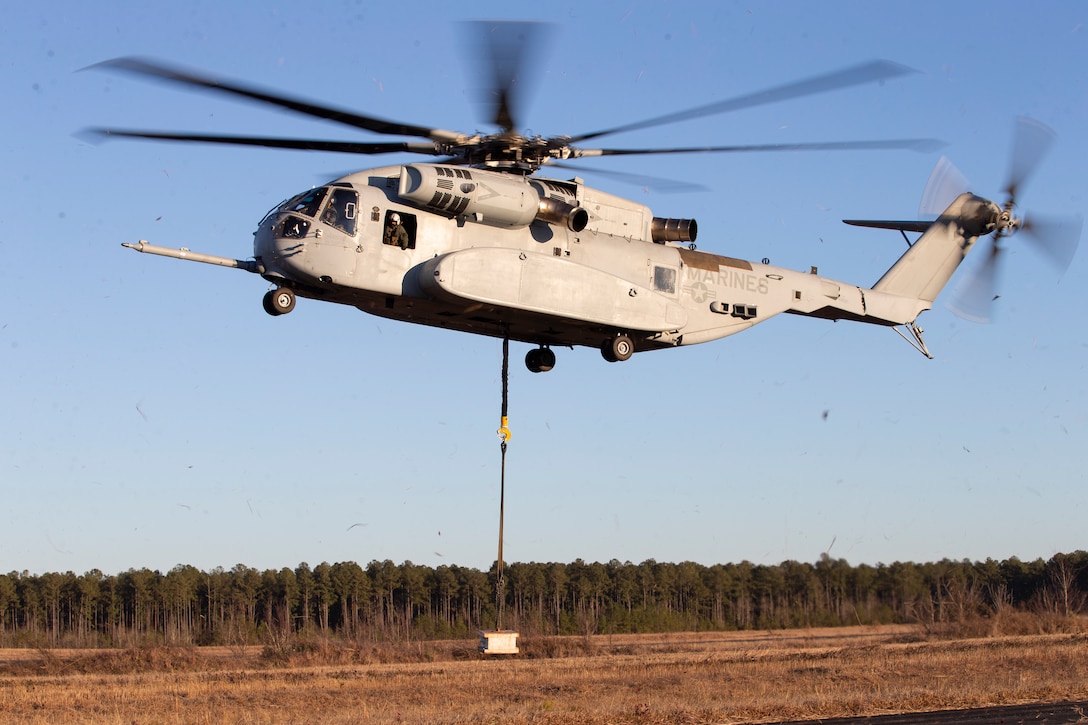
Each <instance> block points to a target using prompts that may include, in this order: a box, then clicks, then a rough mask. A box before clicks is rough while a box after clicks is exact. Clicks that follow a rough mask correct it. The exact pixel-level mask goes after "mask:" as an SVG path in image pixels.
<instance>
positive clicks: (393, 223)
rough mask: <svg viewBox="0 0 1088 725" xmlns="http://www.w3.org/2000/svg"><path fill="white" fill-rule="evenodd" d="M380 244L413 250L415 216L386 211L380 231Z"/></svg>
mask: <svg viewBox="0 0 1088 725" xmlns="http://www.w3.org/2000/svg"><path fill="white" fill-rule="evenodd" d="M382 244H388V245H390V246H393V247H400V248H401V249H415V248H416V215H415V214H405V213H404V212H396V211H387V212H386V213H385V223H384V225H383V229H382Z"/></svg>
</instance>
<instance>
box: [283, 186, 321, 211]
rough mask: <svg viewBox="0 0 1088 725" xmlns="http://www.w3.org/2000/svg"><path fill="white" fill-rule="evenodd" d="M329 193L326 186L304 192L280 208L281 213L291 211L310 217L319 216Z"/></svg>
mask: <svg viewBox="0 0 1088 725" xmlns="http://www.w3.org/2000/svg"><path fill="white" fill-rule="evenodd" d="M328 191H329V189H328V187H325V186H322V187H321V188H319V189H311V190H310V191H304V192H302V193H301V194H299V195H298V196H296V197H293V198H292V199H290V200H288V201H287V203H285V204H284V205H283V206H282V207H280V211H291V212H294V213H296V214H303V215H305V216H308V217H314V216H317V210H318V209H320V208H321V202H322V201H324V200H325V194H326V193H328Z"/></svg>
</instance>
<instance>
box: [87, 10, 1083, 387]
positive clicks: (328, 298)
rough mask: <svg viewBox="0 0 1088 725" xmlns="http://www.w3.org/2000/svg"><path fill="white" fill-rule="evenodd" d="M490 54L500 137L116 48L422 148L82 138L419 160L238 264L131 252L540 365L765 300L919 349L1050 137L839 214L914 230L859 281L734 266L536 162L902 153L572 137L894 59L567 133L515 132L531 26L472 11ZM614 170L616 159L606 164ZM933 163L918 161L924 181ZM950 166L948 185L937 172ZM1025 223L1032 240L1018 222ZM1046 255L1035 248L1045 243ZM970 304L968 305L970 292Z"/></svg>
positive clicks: (810, 83) (686, 338)
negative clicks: (616, 144)
mask: <svg viewBox="0 0 1088 725" xmlns="http://www.w3.org/2000/svg"><path fill="white" fill-rule="evenodd" d="M480 28H481V30H482V31H483V32H482V34H481V38H480V42H481V44H482V46H483V47H485V48H486V49H488V50H489V51H490V56H491V66H492V71H493V74H492V83H491V85H490V87H489V88H488V90H487V92H486V93H485V98H486V99H487V103H488V106H489V108H488V111H489V117H490V119H489V120H490V122H491V123H492V124H493V125H494V126H496V127H498V129H499V131H498V132H496V133H491V134H482V133H479V132H477V133H474V134H463V133H458V132H454V131H448V130H443V129H438V128H432V127H428V126H420V125H413V124H408V123H402V122H399V121H389V120H385V119H380V118H376V117H372V116H366V115H362V114H358V113H354V112H352V111H347V110H342V109H338V108H333V107H330V106H326V105H322V104H317V103H312V102H310V101H306V100H302V99H298V98H294V97H290V96H287V95H285V94H282V93H279V92H272V91H268V90H264V89H259V88H256V87H251V86H248V85H244V84H241V83H237V82H234V81H228V80H225V79H222V78H217V77H212V76H208V75H204V74H201V73H198V72H194V71H191V70H187V69H181V68H177V67H173V66H170V65H167V64H165V63H162V62H158V61H154V60H149V59H144V58H134V57H125V58H118V59H115V60H110V61H106V62H104V63H100V64H97V65H96V66H92V68H97V69H104V70H108V71H116V72H122V73H128V74H133V75H136V76H140V77H145V78H150V79H154V80H158V81H166V82H169V83H174V84H180V85H182V86H187V87H190V88H195V89H199V90H203V91H211V92H215V93H220V94H226V95H229V96H234V97H237V98H244V99H248V100H250V101H254V102H257V103H261V104H265V105H268V106H274V107H278V108H281V109H287V110H290V111H294V112H296V113H299V114H303V115H305V116H309V117H313V118H319V119H325V120H328V121H332V122H335V123H339V124H342V125H347V126H351V127H353V128H356V129H362V130H366V131H370V132H373V133H377V134H381V135H389V136H402V137H410V138H416V139H423V140H421V141H404V140H395V141H377V142H372V141H368V142H362V141H359V142H356V141H330V140H317V139H293V138H268V137H257V136H231V135H208V134H194V133H183V132H159V131H144V130H132V129H114V128H98V129H91V134H92V135H93V136H95V137H96V138H99V139H109V138H130V139H144V140H156V141H180V142H194V143H212V144H228V145H244V146H257V147H264V148H278V149H298V150H317V151H338V152H346V153H354V154H363V155H378V154H387V153H412V154H418V155H423V156H430V157H436V158H437V160H436V161H428V162H419V163H401V164H395V165H388V166H382V167H378V168H373V169H367V170H363V171H357V172H354V173H350V174H347V175H345V176H343V177H341V178H339V179H336V180H335V181H331V182H329V183H326V184H323V185H321V186H319V187H317V188H311V189H307V190H305V191H303V192H301V193H299V194H296V195H295V196H293V197H291V198H289V199H287V200H286V201H284V202H282V203H280V204H279V205H277V206H276V207H275V208H273V209H272V210H271V211H269V212H268V213H267V214H265V216H264V217H263V218H262V219H261V221H260V222H259V223H258V225H257V230H256V231H255V232H254V238H253V257H252V258H251V259H232V258H229V257H221V256H216V255H210V254H202V253H197V252H193V251H190V250H189V249H188V248H181V249H172V248H167V247H162V246H157V245H153V244H149V243H148V242H147V241H145V240H141V241H139V242H137V243H127V242H126V243H124V244H123V246H125V247H127V248H131V249H134V250H136V251H138V252H143V253H147V254H154V255H160V256H166V257H172V258H176V259H182V260H188V261H193V262H201V263H206V264H213V265H220V266H225V267H231V268H236V269H241V270H244V271H247V272H250V273H253V274H257V275H259V276H261V277H263V278H264V279H265V280H267V281H268V282H269V283H271V285H272V287H271V288H270V289H269V291H268V292H267V293H266V294H265V296H264V298H263V306H264V309H265V311H266V312H267V313H268V314H270V315H274V316H278V315H284V314H288V313H290V312H291V311H292V310H293V309H294V308H295V305H296V302H297V298H299V297H302V298H306V299H312V300H318V301H324V302H332V303H337V304H343V305H349V306H353V307H356V308H357V309H359V310H361V311H363V312H368V313H370V314H373V315H377V316H379V317H384V318H389V319H394V320H400V321H404V322H410V323H416V324H423V325H430V326H434V327H439V328H445V329H449V330H455V331H461V332H468V333H474V334H480V335H487V336H492V337H501V338H504V339H509V340H516V341H520V342H524V343H529V344H530V345H532V346H533V347H532V349H530V350H529V352H528V353H527V354H526V356H525V365H526V367H527V368H528V369H529V370H530V371H531V372H534V373H539V372H547V371H550V370H551V369H553V367H554V366H555V364H556V356H555V352H554V349H555V348H559V347H569V348H573V347H576V346H584V347H591V348H597V349H599V350H600V352H601V355H602V356H603V358H604V359H605V360H607V361H609V362H619V361H624V360H627V359H629V358H630V357H631V356H632V355H633V354H634V353H636V352H646V351H651V350H661V349H667V348H674V347H681V346H687V345H693V344H697V343H704V342H708V341H711V340H718V339H721V338H724V337H728V336H730V335H734V334H737V333H739V332H743V331H745V330H747V329H749V328H751V327H753V326H755V325H757V324H759V323H761V322H765V321H767V320H769V319H771V318H772V317H775V316H777V315H779V314H782V313H788V314H794V315H801V316H807V317H814V318H821V319H827V320H851V321H856V322H864V323H870V324H875V325H880V326H884V327H891V328H893V329H895V330H896V331H897V332H899V334H900V335H901V336H903V337H904V339H906V340H907V341H908V342H910V343H911V344H912V345H913V346H914V347H915V348H916V349H917V350H919V351H920V352H922V353H923V354H924V355H926V356H927V357H932V355H931V354H930V353H929V350H928V349H927V347H926V344H925V342H924V339H923V336H922V335H923V331H922V329H921V328H920V327H919V326H918V324H917V319H918V317H919V315H920V314H921V313H922V312H924V311H926V310H928V309H931V307H932V305H933V303H934V301H935V300H936V298H937V296H938V294H940V293H941V291H942V289H943V288H944V287H945V285H946V283H947V282H948V281H949V279H950V278H951V277H952V275H953V273H954V272H955V271H956V269H957V267H958V266H959V264H960V262H961V261H962V260H963V259H964V257H965V256H966V255H967V253H968V252H969V251H970V250H971V249H972V247H973V246H974V245H975V243H976V241H977V240H978V239H979V238H981V237H984V236H987V235H992V236H993V238H994V244H993V247H992V251H991V253H990V256H989V257H988V258H987V263H986V264H985V265H983V268H982V270H983V271H982V272H980V275H979V276H980V277H983V278H984V279H983V280H982V281H981V282H976V284H975V285H974V286H975V287H976V288H977V290H976V291H975V292H973V293H972V294H973V295H974V296H975V297H979V296H981V297H983V298H985V296H986V295H987V294H989V292H988V290H989V288H990V287H991V286H992V277H994V276H996V273H995V272H994V268H996V264H997V258H998V255H999V252H1000V249H1001V247H1000V246H999V244H1000V242H1001V241H1002V240H1003V239H1005V238H1006V237H1008V236H1010V235H1011V234H1012V233H1013V232H1016V231H1018V230H1020V229H1023V228H1028V226H1029V225H1027V224H1025V223H1024V220H1023V219H1022V218H1019V217H1017V216H1016V215H1015V211H1014V210H1015V200H1016V194H1017V190H1018V188H1019V187H1020V186H1021V184H1022V182H1023V180H1024V179H1025V178H1026V177H1027V176H1028V175H1029V174H1030V172H1031V171H1032V170H1033V169H1034V167H1035V165H1036V163H1037V161H1038V159H1039V158H1041V156H1042V154H1043V152H1044V151H1045V148H1046V146H1047V144H1048V139H1049V138H1051V137H1052V133H1051V132H1050V131H1049V129H1046V127H1044V126H1042V125H1041V124H1036V123H1024V124H1021V129H1023V130H1021V131H1020V132H1019V136H1018V138H1021V139H1026V140H1022V141H1019V142H1018V146H1017V149H1016V151H1015V153H1014V168H1013V170H1012V172H1011V175H1010V182H1009V184H1008V186H1007V189H1006V191H1007V194H1006V195H1007V201H1006V202H1005V203H1004V204H998V203H996V202H993V201H990V200H988V199H985V198H983V197H980V196H976V195H974V194H973V193H970V192H969V191H966V190H962V189H956V190H955V193H954V194H953V193H950V192H949V190H950V189H951V188H952V187H954V186H957V185H960V182H959V179H958V177H957V175H956V174H955V173H946V174H944V175H943V178H942V180H941V181H940V182H939V183H934V182H932V180H931V186H937V187H939V190H938V191H934V192H933V193H928V192H927V194H928V196H930V197H933V198H937V197H939V196H941V195H942V194H943V195H944V196H945V197H946V198H945V199H944V202H946V203H945V204H944V205H943V206H942V207H941V208H940V209H938V210H936V212H935V213H936V214H937V217H936V219H935V220H932V221H883V220H846V221H847V223H850V224H855V225H861V226H868V227H875V228H881V229H893V230H897V231H899V232H900V233H901V234H902V235H903V236H904V238H907V233H908V232H909V233H918V234H920V237H919V238H918V239H917V240H915V241H914V242H911V241H910V239H909V238H907V242H908V245H909V246H908V249H907V251H906V252H905V253H904V254H903V255H902V256H901V257H900V258H899V259H898V260H897V261H896V262H895V263H894V264H893V265H892V266H891V267H890V268H889V269H888V271H887V272H886V273H885V274H884V275H883V276H882V277H881V278H880V279H879V280H878V281H877V282H876V283H875V284H873V285H872V286H871V287H863V286H859V285H856V284H852V283H846V282H842V281H837V280H834V279H830V278H827V277H822V276H820V275H818V274H817V270H816V269H815V268H812V269H811V270H809V271H808V272H803V271H795V270H791V269H786V268H782V267H776V266H772V265H770V264H769V261H768V260H766V259H764V260H762V261H760V262H752V261H746V260H742V259H736V258H732V257H727V256H722V255H718V254H713V253H708V252H705V251H701V250H699V249H697V248H696V246H695V241H696V238H697V235H698V225H697V222H696V220H695V219H689V218H673V217H663V216H655V215H654V214H653V212H652V211H651V210H650V208H649V207H648V206H646V205H644V204H640V203H637V202H635V201H632V200H629V199H626V198H623V197H621V196H617V195H614V194H610V193H607V192H604V191H601V190H599V189H595V188H592V187H590V186H588V185H586V184H585V182H584V181H583V180H582V179H581V178H580V177H577V176H575V177H573V178H570V179H555V178H547V177H543V176H539V175H537V172H539V171H541V169H543V168H545V167H551V168H564V169H570V168H577V167H573V166H571V165H570V164H569V163H568V162H570V161H573V160H576V159H581V158H590V157H601V156H610V155H635V154H662V153H728V152H747V151H807V150H847V151H849V150H869V149H904V150H914V151H922V152H928V151H932V150H935V149H936V148H939V147H940V145H941V144H940V142H937V141H934V140H932V139H907V140H891V141H847V142H829V143H802V144H788V145H783V144H769V145H765V146H702V147H677V148H656V149H619V148H611V149H601V148H585V147H583V146H582V144H584V143H585V142H587V141H592V140H595V139H599V138H601V137H603V136H606V135H612V134H618V133H621V132H625V131H631V130H635V129H642V128H649V127H653V126H659V125H664V124H670V123H675V122H678V121H682V120H686V119H690V118H695V117H699V116H707V115H712V114H719V113H726V112H731V111H737V110H741V109H744V108H750V107H753V106H757V105H762V104H767V103H774V102H780V101H784V100H788V99H793V98H798V97H801V96H806V95H811V94H816V93H824V92H829V91H834V90H839V89H843V88H847V87H850V86H856V85H860V84H864V83H871V82H884V81H886V80H889V79H891V78H894V77H897V76H902V75H904V74H907V73H910V72H912V71H911V70H910V69H908V68H905V67H904V66H901V65H898V64H895V63H891V62H889V61H873V62H869V63H864V64H861V65H856V66H852V67H848V68H845V69H842V70H837V71H833V72H830V73H826V74H823V75H818V76H814V77H811V78H807V79H805V80H802V81H798V82H794V83H788V84H785V85H781V86H777V87H773V88H770V89H766V90H763V91H759V92H755V93H749V94H745V95H742V96H739V97H735V98H731V99H727V100H724V101H720V102H716V103H711V104H708V105H704V106H699V107H696V108H692V109H689V110H686V111H680V112H674V113H668V114H666V115H662V116H657V117H654V118H650V119H647V120H643V121H638V122H631V123H625V124H622V125H619V126H616V127H613V128H609V129H604V130H600V131H595V132H590V133H582V134H579V135H574V136H553V137H543V136H525V135H522V134H521V133H520V132H519V130H518V129H519V125H518V116H519V112H518V111H519V109H518V101H519V95H520V92H521V90H522V89H523V87H524V85H523V84H522V83H520V82H519V79H520V78H521V75H522V69H523V66H524V65H525V62H524V56H525V50H524V48H526V47H528V46H529V45H531V43H530V42H527V41H530V40H532V39H533V37H534V32H535V31H534V30H533V26H532V25H530V24H524V23H487V24H483V23H481V24H480ZM613 173H614V172H613ZM935 176H936V174H935ZM949 179H953V181H949ZM1035 231H1036V232H1037V233H1038V234H1037V236H1045V235H1044V234H1042V229H1041V227H1040V226H1039V225H1036V228H1035ZM1047 231H1049V232H1050V233H1051V235H1054V234H1057V235H1058V236H1060V238H1061V239H1060V244H1058V245H1057V246H1060V247H1064V248H1065V249H1066V250H1067V251H1065V252H1062V253H1061V254H1060V255H1059V256H1060V257H1061V258H1062V259H1063V260H1064V262H1065V263H1066V264H1068V258H1071V256H1072V253H1071V252H1069V251H1068V249H1069V248H1070V247H1072V249H1074V250H1075V246H1076V240H1079V237H1080V224H1079V220H1078V221H1076V223H1072V222H1069V221H1068V220H1061V223H1060V224H1051V225H1049V226H1047ZM1052 256H1053V255H1052ZM973 306H974V307H976V308H978V307H984V306H985V305H979V304H974V305H973Z"/></svg>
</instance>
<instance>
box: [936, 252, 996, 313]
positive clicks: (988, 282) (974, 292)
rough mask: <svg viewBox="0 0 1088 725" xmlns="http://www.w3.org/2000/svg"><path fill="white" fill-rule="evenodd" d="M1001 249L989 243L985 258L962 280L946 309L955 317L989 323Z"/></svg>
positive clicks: (994, 296) (994, 298) (994, 297)
mask: <svg viewBox="0 0 1088 725" xmlns="http://www.w3.org/2000/svg"><path fill="white" fill-rule="evenodd" d="M1001 252H1002V250H1001V247H999V246H997V243H996V242H995V241H991V242H990V248H989V251H988V252H987V253H986V258H985V259H984V260H983V261H982V264H980V265H979V266H978V267H977V268H975V269H974V270H973V271H972V273H971V274H970V275H968V276H966V277H964V278H963V280H962V281H961V282H960V284H959V286H957V287H956V291H955V292H954V293H953V295H952V299H951V301H949V303H948V308H949V309H950V310H952V312H954V313H955V314H956V315H958V316H960V317H962V318H963V319H965V320H970V321H972V322H989V321H990V308H991V307H992V306H993V302H994V300H996V299H997V295H996V294H995V292H994V290H996V289H997V275H998V257H1000V256H1001Z"/></svg>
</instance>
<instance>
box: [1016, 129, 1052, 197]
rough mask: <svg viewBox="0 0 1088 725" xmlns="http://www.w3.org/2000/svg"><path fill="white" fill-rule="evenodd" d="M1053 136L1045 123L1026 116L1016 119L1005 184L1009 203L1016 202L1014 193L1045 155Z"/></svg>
mask: <svg viewBox="0 0 1088 725" xmlns="http://www.w3.org/2000/svg"><path fill="white" fill-rule="evenodd" d="M1054 138H1055V133H1054V131H1052V130H1051V129H1050V128H1049V127H1048V126H1046V125H1045V124H1043V123H1040V122H1039V121H1036V120H1035V119H1033V118H1028V117H1027V116H1021V117H1019V118H1018V119H1016V131H1015V132H1014V134H1013V141H1012V157H1011V159H1010V163H1009V183H1008V184H1007V185H1006V186H1005V194H1006V195H1007V196H1008V197H1009V203H1015V202H1016V193H1017V192H1018V191H1019V190H1020V187H1021V186H1022V185H1023V184H1024V182H1025V181H1027V179H1028V177H1030V176H1031V174H1032V172H1034V171H1035V169H1036V167H1038V165H1039V162H1040V161H1042V160H1043V157H1044V156H1046V152H1047V151H1049V150H1050V145H1051V144H1052V143H1053V142H1054Z"/></svg>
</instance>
